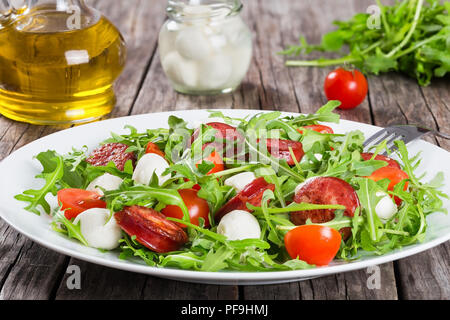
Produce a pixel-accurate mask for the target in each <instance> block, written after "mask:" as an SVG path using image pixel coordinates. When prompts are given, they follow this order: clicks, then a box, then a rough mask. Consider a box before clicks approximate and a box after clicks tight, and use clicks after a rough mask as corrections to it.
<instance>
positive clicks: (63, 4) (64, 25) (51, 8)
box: [0, 0, 101, 32]
mask: <svg viewBox="0 0 450 320" xmlns="http://www.w3.org/2000/svg"><path fill="white" fill-rule="evenodd" d="M14 2H21V3H22V4H23V6H22V7H20V8H17V7H15V6H14ZM2 3H3V4H9V8H7V7H6V6H4V9H6V10H8V11H6V10H5V11H3V16H1V15H0V29H1V28H2V27H5V26H7V25H9V24H12V23H14V24H15V27H16V28H17V29H18V30H21V31H25V32H64V31H73V30H76V29H84V28H87V27H89V26H92V25H94V24H95V23H97V22H98V21H99V20H100V18H101V13H100V12H98V11H97V10H95V9H92V8H90V7H89V6H87V5H86V2H85V0H0V4H2ZM5 13H7V14H5ZM0 14H1V13H0ZM2 17H3V20H2Z"/></svg>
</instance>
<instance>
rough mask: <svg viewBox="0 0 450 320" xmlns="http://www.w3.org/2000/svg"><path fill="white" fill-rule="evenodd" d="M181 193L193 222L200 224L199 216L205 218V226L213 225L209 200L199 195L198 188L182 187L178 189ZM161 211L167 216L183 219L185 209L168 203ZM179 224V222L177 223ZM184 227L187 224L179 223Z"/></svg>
mask: <svg viewBox="0 0 450 320" xmlns="http://www.w3.org/2000/svg"><path fill="white" fill-rule="evenodd" d="M178 192H179V193H180V196H181V198H182V199H183V202H184V204H185V205H186V207H187V208H188V211H189V217H190V218H191V223H192V224H195V225H196V226H198V225H199V220H198V219H199V218H203V220H205V227H206V228H209V226H210V225H211V224H210V222H209V206H208V202H207V201H206V200H205V199H202V198H200V197H199V196H197V192H198V191H197V190H194V189H182V190H179V191H178ZM161 213H162V214H164V215H165V216H166V217H172V218H177V219H183V211H181V209H180V207H178V206H174V205H168V206H166V207H165V208H164V209H162V210H161ZM177 224H178V223H177ZM179 225H180V226H181V227H182V228H185V227H186V226H185V225H184V224H183V225H182V224H179Z"/></svg>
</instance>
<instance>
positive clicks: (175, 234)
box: [114, 205, 188, 253]
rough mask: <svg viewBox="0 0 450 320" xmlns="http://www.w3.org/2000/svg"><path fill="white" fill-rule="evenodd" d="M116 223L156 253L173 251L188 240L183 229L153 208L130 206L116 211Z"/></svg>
mask: <svg viewBox="0 0 450 320" xmlns="http://www.w3.org/2000/svg"><path fill="white" fill-rule="evenodd" d="M114 218H115V219H116V221H117V224H118V225H119V226H120V227H121V228H122V230H124V231H125V232H126V233H127V234H128V235H130V236H136V241H137V242H139V243H140V244H142V245H143V246H145V247H147V248H149V249H150V250H152V251H155V252H158V253H164V252H170V251H175V250H178V249H180V248H181V246H182V245H183V244H185V243H186V242H187V241H188V236H187V234H186V232H184V230H183V229H182V228H181V227H180V226H178V225H177V224H176V223H175V222H172V221H169V220H167V219H166V217H165V216H164V215H163V214H162V213H160V212H158V211H155V210H153V209H150V208H146V207H141V206H136V205H135V206H131V207H124V208H123V210H122V211H119V212H116V213H115V214H114Z"/></svg>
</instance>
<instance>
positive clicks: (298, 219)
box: [290, 177, 360, 240]
mask: <svg viewBox="0 0 450 320" xmlns="http://www.w3.org/2000/svg"><path fill="white" fill-rule="evenodd" d="M294 201H295V202H297V203H312V204H339V205H343V206H345V207H346V210H345V212H344V215H345V216H347V217H353V215H354V212H355V210H356V208H357V207H359V206H360V203H359V199H358V195H357V194H356V191H355V190H354V189H353V187H352V186H351V185H350V184H348V183H347V182H345V181H344V180H342V179H339V178H335V177H317V178H312V179H309V180H307V181H306V183H305V184H304V185H303V186H302V187H300V188H299V190H298V191H297V192H296V194H295V196H294ZM290 218H291V221H292V222H293V223H294V224H295V225H303V224H305V223H306V221H307V220H308V219H311V222H313V223H324V222H328V221H331V220H333V219H334V209H321V210H308V211H297V212H292V213H291V214H290ZM339 231H340V232H341V234H342V237H343V238H344V240H345V239H348V237H350V234H351V228H349V227H348V228H342V229H341V230H339Z"/></svg>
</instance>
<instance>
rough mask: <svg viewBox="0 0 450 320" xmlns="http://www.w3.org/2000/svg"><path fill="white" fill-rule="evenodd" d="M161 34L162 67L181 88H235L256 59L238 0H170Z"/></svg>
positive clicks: (207, 90)
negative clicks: (252, 60)
mask: <svg viewBox="0 0 450 320" xmlns="http://www.w3.org/2000/svg"><path fill="white" fill-rule="evenodd" d="M168 3H169V5H168V8H167V12H168V16H169V19H168V20H167V21H166V23H165V24H164V25H163V27H162V28H161V31H160V34H159V50H160V51H159V54H160V59H161V65H162V67H163V70H164V72H165V74H166V76H167V78H168V79H169V81H170V82H171V84H172V86H173V87H174V89H175V90H176V91H178V92H181V93H186V94H197V95H209V94H220V93H228V92H232V91H233V90H235V89H236V88H237V87H238V86H239V85H240V84H241V82H242V80H243V79H244V77H245V75H246V74H247V71H248V68H249V66H250V62H251V58H252V36H251V32H250V29H249V28H248V27H247V25H246V24H245V23H244V21H243V20H242V18H241V16H240V12H241V10H242V4H241V3H240V1H236V0H222V1H220V0H208V1H205V0H190V1H186V0H169V2H168Z"/></svg>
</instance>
